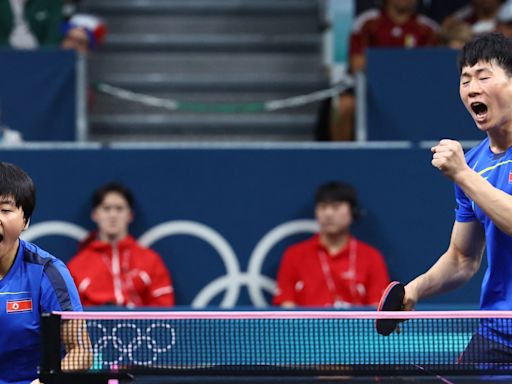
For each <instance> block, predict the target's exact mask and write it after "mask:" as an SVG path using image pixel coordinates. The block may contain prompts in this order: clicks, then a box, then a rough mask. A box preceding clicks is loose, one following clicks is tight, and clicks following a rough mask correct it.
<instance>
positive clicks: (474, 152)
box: [464, 137, 489, 165]
mask: <svg viewBox="0 0 512 384" xmlns="http://www.w3.org/2000/svg"><path fill="white" fill-rule="evenodd" d="M488 151H489V138H488V137H486V138H485V139H484V140H482V141H481V142H480V143H478V144H477V145H476V146H475V147H473V148H471V149H470V150H468V151H467V152H466V153H465V155H464V156H465V158H466V162H467V163H468V164H469V165H472V164H474V163H475V162H477V161H478V160H479V159H480V158H481V157H482V156H485V157H487V156H486V154H487V152H488Z"/></svg>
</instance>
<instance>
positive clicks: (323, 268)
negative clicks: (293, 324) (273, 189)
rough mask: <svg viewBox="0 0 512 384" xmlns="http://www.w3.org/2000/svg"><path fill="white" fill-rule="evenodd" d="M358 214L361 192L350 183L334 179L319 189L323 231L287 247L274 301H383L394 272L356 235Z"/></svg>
mask: <svg viewBox="0 0 512 384" xmlns="http://www.w3.org/2000/svg"><path fill="white" fill-rule="evenodd" d="M358 216H359V209H358V204H357V193H356V190H355V189H354V188H353V187H352V186H351V185H349V184H346V183H342V182H338V181H331V182H327V183H325V184H322V185H320V186H319V187H318V189H317V191H316V195H315V217H316V220H317V222H318V225H319V232H318V233H317V234H315V235H314V236H313V237H311V238H309V239H307V240H305V241H303V242H300V243H298V244H295V245H292V246H291V247H289V248H288V249H287V250H286V251H285V253H284V256H283V259H282V261H281V265H280V267H279V271H278V275H277V288H276V292H275V295H274V297H273V300H272V303H273V304H274V305H280V306H283V307H295V306H308V307H339V308H348V307H351V306H377V305H378V302H379V299H380V297H381V295H382V293H383V292H384V290H385V289H386V286H387V285H388V284H389V275H388V271H387V267H386V263H385V261H384V257H383V256H382V254H381V253H380V252H379V251H378V250H377V249H375V248H374V247H372V246H370V245H369V244H367V243H365V242H363V241H361V240H359V239H356V238H355V237H354V236H353V235H351V233H350V227H351V225H352V223H353V222H354V220H356V219H357V218H358Z"/></svg>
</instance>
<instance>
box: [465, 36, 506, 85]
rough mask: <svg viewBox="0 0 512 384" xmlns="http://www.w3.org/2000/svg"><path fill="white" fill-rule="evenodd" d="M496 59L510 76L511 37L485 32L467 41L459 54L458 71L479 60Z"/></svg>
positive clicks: (488, 61)
mask: <svg viewBox="0 0 512 384" xmlns="http://www.w3.org/2000/svg"><path fill="white" fill-rule="evenodd" d="M494 60H495V61H496V62H497V63H498V65H499V66H500V67H502V68H503V69H504V70H505V72H506V73H507V75H509V76H512V39H510V38H508V37H505V36H503V35H502V34H501V33H496V32H492V33H486V34H483V35H480V36H477V37H475V38H473V39H471V40H470V41H468V42H467V43H466V44H465V45H464V47H463V48H462V50H461V52H460V55H459V73H462V68H464V67H467V66H469V67H472V66H473V65H475V64H476V63H478V62H479V61H484V62H487V63H490V62H491V61H494Z"/></svg>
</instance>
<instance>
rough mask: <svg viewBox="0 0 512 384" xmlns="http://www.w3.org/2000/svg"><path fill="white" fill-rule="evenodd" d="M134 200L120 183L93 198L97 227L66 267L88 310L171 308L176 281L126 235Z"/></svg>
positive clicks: (159, 261) (152, 255)
mask: <svg viewBox="0 0 512 384" xmlns="http://www.w3.org/2000/svg"><path fill="white" fill-rule="evenodd" d="M133 204H134V200H133V196H132V193H131V192H130V190H129V189H127V188H126V187H125V186H123V185H121V184H118V183H109V184H106V185H104V186H102V187H100V188H99V189H98V190H97V191H96V192H95V193H94V195H93V197H92V205H93V210H92V213H91V218H92V220H93V221H94V222H95V223H96V225H97V226H98V229H97V231H94V232H92V233H91V234H90V235H89V236H88V237H87V238H86V239H85V240H84V241H83V242H82V243H81V246H80V250H79V252H78V254H77V255H76V256H74V257H73V258H72V259H71V261H70V262H69V264H68V267H69V270H70V272H71V275H72V276H73V279H74V280H75V284H76V286H77V287H78V292H79V294H80V299H81V301H82V304H83V305H84V306H91V305H118V306H126V307H138V306H172V305H174V291H173V286H172V280H171V277H170V275H169V272H168V271H167V268H166V267H165V264H164V262H163V261H162V259H161V257H160V256H159V255H158V254H157V253H156V252H154V251H152V250H151V249H148V248H144V247H142V246H141V245H139V244H138V243H137V242H136V241H135V239H134V238H133V237H132V236H130V234H129V233H128V226H129V224H130V223H131V222H132V221H133Z"/></svg>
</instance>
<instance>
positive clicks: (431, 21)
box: [318, 0, 512, 141]
mask: <svg viewBox="0 0 512 384" xmlns="http://www.w3.org/2000/svg"><path fill="white" fill-rule="evenodd" d="M357 4H358V9H357V11H358V15H357V16H356V18H355V20H354V24H353V27H352V32H351V35H350V42H349V44H348V46H349V55H348V57H349V60H348V61H349V62H348V71H349V73H350V74H351V75H354V74H355V73H357V72H358V71H364V70H365V64H366V63H365V50H366V49H367V48H376V47H389V48H404V49H413V48H420V47H433V46H445V47H449V48H453V49H460V48H461V47H462V46H463V45H464V43H466V42H467V41H469V40H470V39H471V38H472V37H473V36H476V35H479V34H482V33H486V32H492V31H498V32H501V33H504V34H505V35H508V36H510V35H511V32H512V8H511V7H512V2H511V1H510V0H508V1H504V0H466V1H449V2H448V1H435V0H429V1H421V0H382V1H379V2H377V1H363V2H359V1H358V2H357ZM509 29H510V31H509ZM332 104H333V107H332V108H331V110H330V117H328V118H326V117H325V116H323V117H322V116H321V117H320V119H319V121H321V122H322V124H323V125H324V127H323V128H324V131H322V129H321V128H320V130H319V134H318V138H319V139H321V140H322V139H323V140H325V139H327V140H331V141H350V140H354V126H355V111H356V102H355V95H354V90H353V89H349V90H347V91H345V92H343V93H342V94H340V96H339V98H338V101H337V102H335V103H332ZM324 111H325V109H324Z"/></svg>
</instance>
